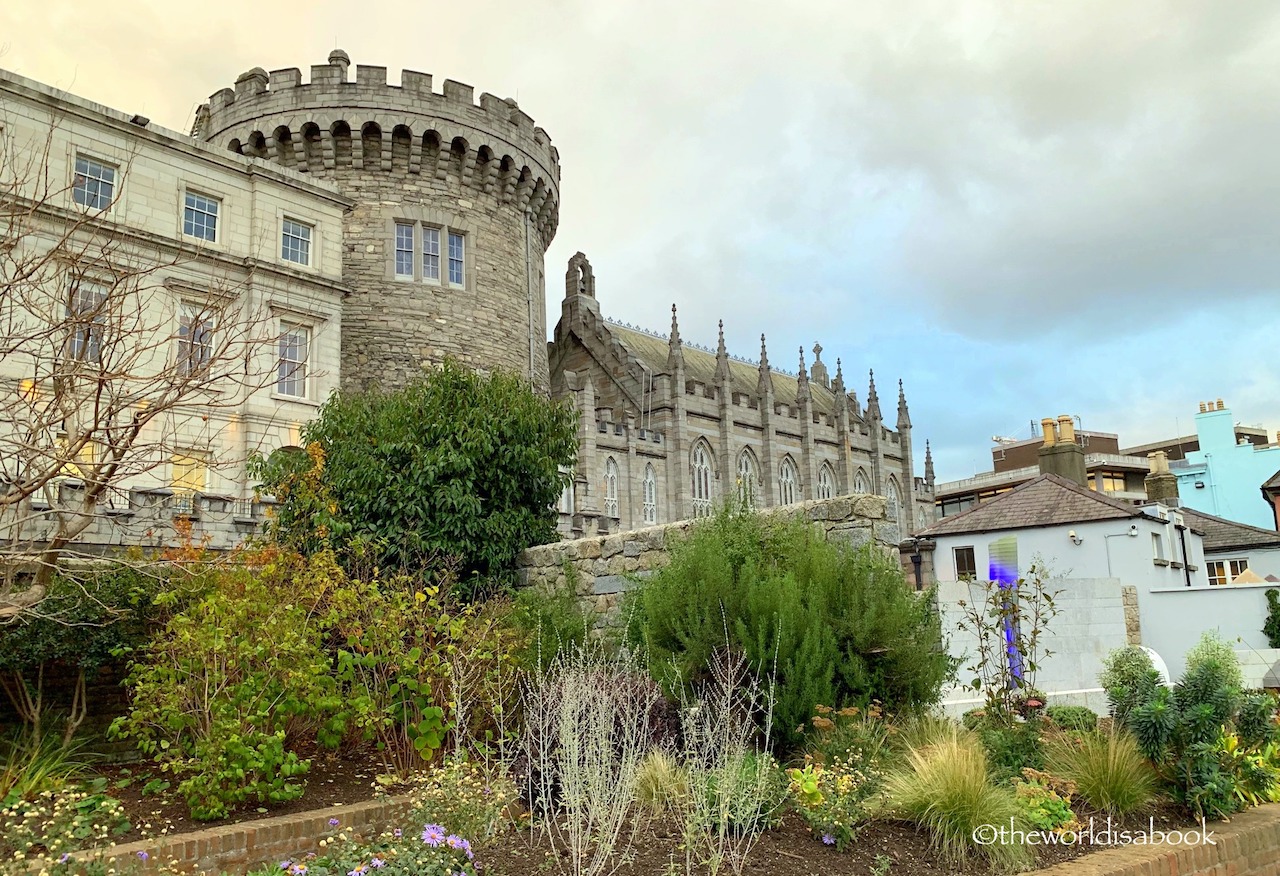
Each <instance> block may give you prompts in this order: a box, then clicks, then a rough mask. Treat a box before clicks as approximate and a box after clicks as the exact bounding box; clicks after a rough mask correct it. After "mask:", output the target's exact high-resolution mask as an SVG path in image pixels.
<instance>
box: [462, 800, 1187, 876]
mask: <svg viewBox="0 0 1280 876" xmlns="http://www.w3.org/2000/svg"><path fill="white" fill-rule="evenodd" d="M1088 818H1089V816H1088V815H1087V814H1086V815H1083V816H1082V817H1081V820H1082V821H1083V822H1085V823H1086V824H1087V823H1088ZM1094 818H1095V822H1094V824H1095V830H1096V831H1098V832H1101V831H1102V829H1103V827H1104V825H1105V820H1106V819H1105V816H1097V815H1095V816H1094ZM1149 819H1150V820H1151V821H1154V824H1155V826H1156V828H1158V829H1166V830H1167V829H1169V828H1175V827H1189V826H1191V825H1192V821H1191V819H1190V818H1189V817H1188V816H1187V815H1186V814H1185V813H1183V812H1181V811H1180V810H1177V809H1174V808H1172V807H1164V808H1160V809H1157V810H1154V811H1152V812H1151V813H1149V814H1148V815H1144V816H1142V817H1134V818H1130V819H1126V821H1125V822H1124V824H1123V825H1118V824H1113V825H1112V828H1113V830H1114V829H1120V828H1122V827H1123V828H1126V829H1131V830H1136V829H1142V830H1146V829H1147V828H1148V827H1149V824H1150V822H1149ZM1094 850H1095V849H1094V847H1093V846H1091V845H1090V844H1088V843H1082V844H1080V845H1077V846H1056V847H1046V848H1043V849H1041V852H1040V854H1039V856H1038V858H1037V866H1038V867H1050V866H1053V865H1054V864H1059V863H1061V862H1063V861H1069V860H1071V859H1073V858H1078V857H1080V856H1081V855H1085V854H1088V853H1089V852H1091V851H1094ZM555 854H556V853H555V852H554V851H553V850H552V848H551V846H550V845H549V844H548V843H547V840H546V838H545V837H544V836H543V835H542V834H540V833H534V834H532V835H531V834H530V833H529V832H528V831H523V832H519V833H515V834H510V833H509V834H506V835H504V836H501V837H498V838H497V839H495V840H493V841H491V842H489V843H488V844H486V845H484V846H483V847H481V848H479V849H477V852H476V861H477V862H478V863H479V864H480V865H481V872H482V874H483V876H546V874H548V873H555V872H558V871H559V869H560V868H559V867H558V866H557V862H556V861H555V860H554V858H553V855H555ZM560 854H561V855H562V856H563V854H564V853H563V852H561V853H560ZM624 859H625V863H624V864H623V866H622V867H621V868H620V869H619V870H618V871H617V872H618V874H619V876H662V874H664V873H667V872H671V873H680V874H683V872H684V853H683V852H682V851H681V850H680V834H679V830H678V828H677V826H676V825H674V824H672V823H669V822H663V821H656V822H644V823H642V824H639V825H637V827H636V834H635V841H634V842H633V843H632V846H631V849H630V851H629V852H628V853H627V854H626V856H625V858H624ZM886 864H887V865H888V866H887V867H886V866H885V865H886ZM703 869H704V868H697V870H696V872H701V871H702V870H703ZM726 870H727V868H726ZM744 872H746V873H748V874H751V876H773V874H777V873H792V874H795V876H855V874H856V876H866V874H880V873H889V874H892V876H937V874H960V876H979V874H988V873H990V870H989V868H988V867H987V866H986V865H985V864H984V863H982V862H977V861H975V862H973V863H971V864H969V865H968V866H965V867H958V866H954V865H950V864H944V863H941V862H940V861H939V860H938V859H937V857H936V856H935V855H934V853H933V852H932V850H931V849H930V847H929V840H928V837H927V836H926V835H925V834H923V833H920V832H918V831H917V830H916V829H915V828H914V827H912V826H911V825H909V824H904V823H902V822H896V821H877V822H872V823H871V824H868V825H867V826H866V827H864V828H863V829H862V831H861V832H860V833H859V834H858V837H857V839H856V840H855V841H854V842H853V844H852V845H851V846H850V847H849V848H848V849H846V850H845V851H844V852H837V851H836V850H835V849H834V848H833V847H830V846H825V845H823V844H822V843H821V842H820V841H819V840H817V839H815V838H814V837H813V836H812V835H811V834H810V833H809V830H808V827H807V826H806V825H805V824H804V823H803V822H801V821H800V820H799V819H798V818H796V817H795V816H789V817H787V818H785V819H783V821H782V823H781V824H780V825H779V826H778V827H776V828H774V829H773V830H770V831H767V832H766V833H764V834H763V835H762V836H761V837H760V841H759V842H758V843H757V844H756V846H755V847H754V848H753V849H752V851H751V854H750V856H749V858H748V859H747V866H746V869H745V871H744Z"/></svg>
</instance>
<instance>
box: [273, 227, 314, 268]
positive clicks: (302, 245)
mask: <svg viewBox="0 0 1280 876" xmlns="http://www.w3.org/2000/svg"><path fill="white" fill-rule="evenodd" d="M280 257H281V258H282V259H284V260H285V261H287V262H294V263H295V264H299V265H309V264H311V226H310V225H303V224H302V223H301V222H297V221H295V220H293V219H285V220H284V223H283V226H282V231H281V235H280Z"/></svg>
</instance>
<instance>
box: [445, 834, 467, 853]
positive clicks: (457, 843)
mask: <svg viewBox="0 0 1280 876" xmlns="http://www.w3.org/2000/svg"><path fill="white" fill-rule="evenodd" d="M444 842H445V845H447V846H448V847H449V848H451V849H460V848H462V844H463V843H465V842H466V840H464V839H463V838H462V837H460V836H458V835H457V834H456V833H451V834H449V836H448V837H447V838H446V839H445V841H444Z"/></svg>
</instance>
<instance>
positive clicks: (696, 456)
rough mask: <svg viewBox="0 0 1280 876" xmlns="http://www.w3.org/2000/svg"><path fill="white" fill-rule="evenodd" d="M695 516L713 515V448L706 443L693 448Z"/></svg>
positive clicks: (699, 443)
mask: <svg viewBox="0 0 1280 876" xmlns="http://www.w3.org/2000/svg"><path fill="white" fill-rule="evenodd" d="M692 493H693V516H694V517H708V516H710V514H711V448H709V447H707V443H706V442H705V441H699V442H698V443H697V444H695V445H694V446H693V490H692Z"/></svg>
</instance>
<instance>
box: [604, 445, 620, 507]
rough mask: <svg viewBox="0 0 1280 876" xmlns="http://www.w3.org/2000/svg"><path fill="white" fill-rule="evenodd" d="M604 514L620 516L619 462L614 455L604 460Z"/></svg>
mask: <svg viewBox="0 0 1280 876" xmlns="http://www.w3.org/2000/svg"><path fill="white" fill-rule="evenodd" d="M604 516H605V517H617V516H618V464H617V463H616V462H614V461H613V457H612V456H610V457H609V458H608V459H606V460H605V461H604Z"/></svg>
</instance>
